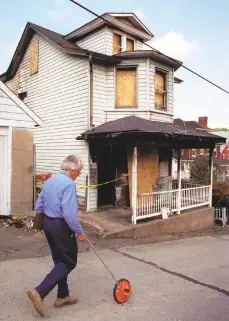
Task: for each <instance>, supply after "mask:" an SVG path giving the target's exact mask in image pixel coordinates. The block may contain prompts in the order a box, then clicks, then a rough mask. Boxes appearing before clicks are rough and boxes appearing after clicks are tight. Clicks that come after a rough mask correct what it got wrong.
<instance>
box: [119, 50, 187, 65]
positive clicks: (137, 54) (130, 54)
mask: <svg viewBox="0 0 229 321" xmlns="http://www.w3.org/2000/svg"><path fill="white" fill-rule="evenodd" d="M113 57H117V58H121V59H122V60H123V59H131V58H133V59H136V58H151V59H155V60H157V61H160V62H162V63H164V64H167V65H169V66H171V67H173V68H174V70H177V69H178V68H180V66H182V64H183V63H182V62H181V61H179V60H176V59H174V58H171V57H169V56H166V55H161V54H159V53H158V52H157V51H156V50H135V51H124V52H121V53H120V54H117V55H114V56H113Z"/></svg>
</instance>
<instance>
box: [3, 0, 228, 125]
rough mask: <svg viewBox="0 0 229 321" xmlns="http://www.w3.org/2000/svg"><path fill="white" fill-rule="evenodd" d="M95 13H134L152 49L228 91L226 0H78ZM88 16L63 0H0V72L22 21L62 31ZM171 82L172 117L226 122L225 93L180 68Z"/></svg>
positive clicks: (88, 17) (12, 49) (88, 16)
mask: <svg viewBox="0 0 229 321" xmlns="http://www.w3.org/2000/svg"><path fill="white" fill-rule="evenodd" d="M80 2H81V3H82V4H83V5H85V6H86V7H89V8H90V9H91V10H93V11H95V12H96V13H98V14H102V13H104V12H135V14H136V15H137V16H138V17H139V19H141V20H142V22H143V23H144V24H145V25H146V26H147V27H148V29H150V30H151V32H152V33H153V34H154V38H153V39H152V41H150V44H151V45H153V47H155V48H156V49H158V50H160V51H162V52H163V53H165V54H167V55H170V56H172V57H174V58H176V59H179V60H181V61H183V63H184V65H185V66H186V67H188V68H190V69H192V70H194V71H195V72H197V73H199V74H201V75H202V76H204V77H205V78H208V79H209V80H211V81H212V82H215V83H216V84H218V85H219V86H221V87H223V88H224V89H226V90H227V91H229V75H228V72H229V19H228V15H229V1H228V0H220V1H216V0H214V1H213V0H201V1H200V0H173V1H171V0H160V1H158V0H157V1H155V0H151V1H149V0H141V1H139V0H125V1H123V0H115V1H108V0H80ZM93 18H94V16H93V15H91V14H90V13H87V12H86V11H84V10H83V9H81V8H79V7H77V6H76V5H74V4H73V3H71V2H70V1H69V0H20V1H19V0H8V1H4V0H0V30H1V33H0V73H2V72H4V71H5V70H6V69H7V68H8V65H9V63H10V61H11V58H12V55H13V53H14V50H15V48H16V46H17V44H18V41H19V39H20V37H21V34H22V32H23V29H24V28H25V25H26V23H27V22H28V21H30V22H33V23H36V24H39V25H41V26H43V27H46V28H49V29H52V30H54V31H56V32H59V33H62V34H67V33H69V32H70V31H72V30H74V29H76V28H77V27H79V26H81V25H82V24H84V23H86V22H88V21H90V20H91V19H93ZM176 76H177V77H180V78H182V79H183V80H184V83H183V84H181V85H178V84H176V85H175V106H174V107H175V117H180V118H182V119H184V120H197V119H198V117H199V116H208V118H209V126H210V127H229V95H228V94H226V93H224V92H223V91H221V90H219V89H217V88H215V87H213V86H212V85H210V84H208V83H206V82H205V81H204V80H202V79H200V78H198V77H197V76H195V75H193V74H192V73H190V72H188V71H187V70H185V69H184V68H180V69H179V70H178V71H177V72H176Z"/></svg>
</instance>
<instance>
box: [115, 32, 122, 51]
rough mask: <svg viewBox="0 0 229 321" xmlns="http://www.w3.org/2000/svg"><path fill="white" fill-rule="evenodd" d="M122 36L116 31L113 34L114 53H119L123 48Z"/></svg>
mask: <svg viewBox="0 0 229 321" xmlns="http://www.w3.org/2000/svg"><path fill="white" fill-rule="evenodd" d="M121 43H122V36H120V35H118V34H117V33H114V35H113V54H114V55H116V54H119V53H120V52H121V50H122V45H121Z"/></svg>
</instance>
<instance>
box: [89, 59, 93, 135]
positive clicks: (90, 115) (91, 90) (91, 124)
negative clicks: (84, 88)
mask: <svg viewBox="0 0 229 321" xmlns="http://www.w3.org/2000/svg"><path fill="white" fill-rule="evenodd" d="M89 66H90V76H89V77H90V81H89V86H90V111H89V129H91V127H93V63H92V54H90V55H89Z"/></svg>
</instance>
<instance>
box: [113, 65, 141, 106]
mask: <svg viewBox="0 0 229 321" xmlns="http://www.w3.org/2000/svg"><path fill="white" fill-rule="evenodd" d="M116 75H117V76H116V107H136V101H137V99H136V78H137V70H136V67H132V68H130V67H128V68H122V69H117V73H116Z"/></svg>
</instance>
